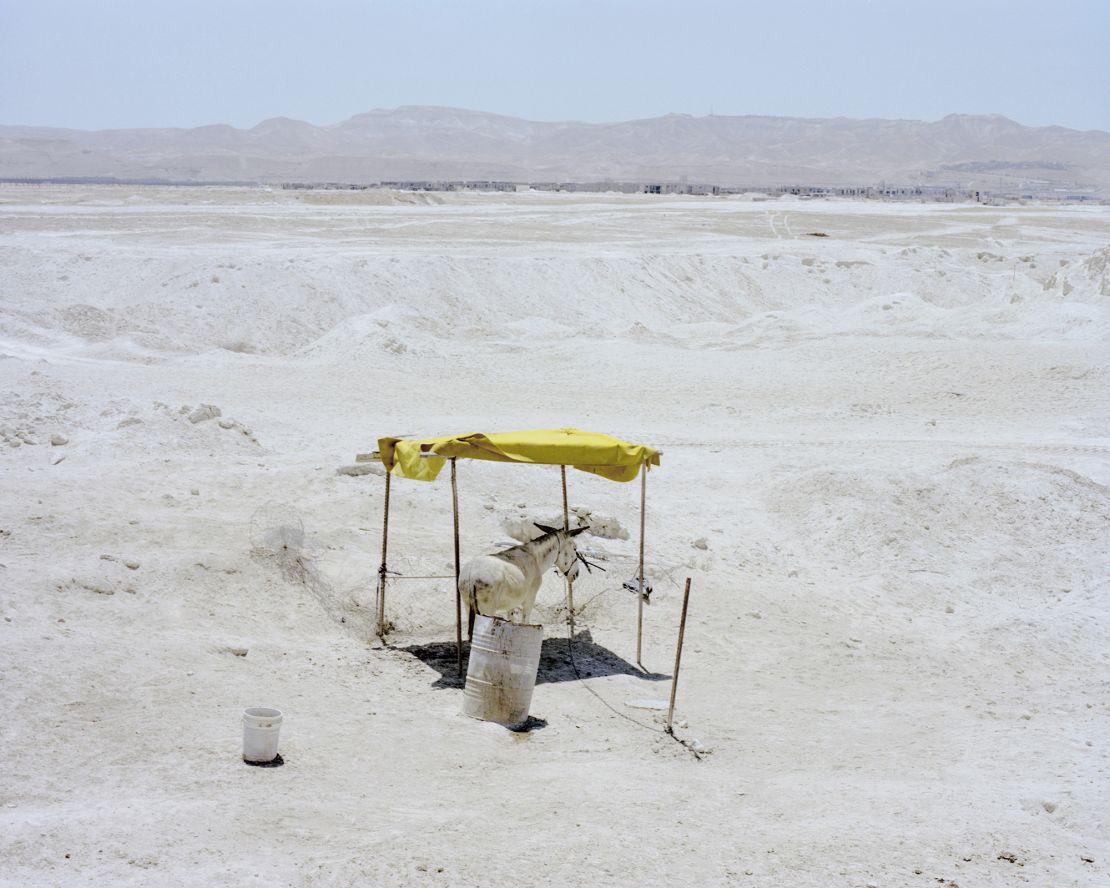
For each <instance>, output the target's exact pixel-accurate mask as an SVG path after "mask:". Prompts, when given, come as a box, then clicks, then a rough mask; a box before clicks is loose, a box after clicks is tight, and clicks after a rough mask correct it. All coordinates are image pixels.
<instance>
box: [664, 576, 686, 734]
mask: <svg viewBox="0 0 1110 888" xmlns="http://www.w3.org/2000/svg"><path fill="white" fill-rule="evenodd" d="M689 603H690V578H689V577H687V578H686V593H685V594H684V595H683V596H682V619H681V620H679V623H678V647H677V648H675V652H674V678H672V679H671V703H670V705H669V706H668V707H667V728H666V730H667V733H668V734H671V733H673V730H672V728H671V721H672V720H673V719H674V698H675V694H676V693H677V691H678V667H679V666H681V665H682V639H683V638H684V637H685V635H686V606H687V605H688V604H689Z"/></svg>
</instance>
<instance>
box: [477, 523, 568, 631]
mask: <svg viewBox="0 0 1110 888" xmlns="http://www.w3.org/2000/svg"><path fill="white" fill-rule="evenodd" d="M536 527H538V528H539V529H540V530H542V531H543V535H542V536H538V537H536V538H535V539H534V540H532V541H531V542H528V543H523V544H521V545H519V546H513V547H512V548H511V549H504V550H502V551H500V552H495V553H494V554H492V555H479V556H477V557H476V558H472V559H471V560H470V561H468V562H467V563H466V564H464V565H463V567H462V570H461V571H460V572H459V593H460V594H461V595H462V597H463V598H464V599H465V600H466V602H467V606H468V607H469V608H470V615H471V620H473V618H474V614H475V612H477V613H480V614H482V615H483V616H486V617H492V616H495V615H496V614H495V612H496V611H503V612H505V613H506V614H507V616H508V618H509V620H510V622H513V623H524V622H526V621H527V620H528V617H529V615H530V614H531V613H532V608H533V607H535V604H536V593H537V592H539V589H540V582H541V581H542V580H543V575H544V572H545V571H547V569H548V568H549V567H552V566H554V567H555V568H556V569H558V571H559V573H561V574H562V575H563V576H565V577H570V579H571V580H572V581H573V580H574V578H575V577H576V576H578V561H579V558H578V550H577V549H576V548H575V545H574V539H573V538H574V537H576V536H578V534H580V533H582V531H584V530H589V528H587V527H576V528H575V529H574V530H559V529H558V528H555V527H546V526H544V525H543V524H537V525H536Z"/></svg>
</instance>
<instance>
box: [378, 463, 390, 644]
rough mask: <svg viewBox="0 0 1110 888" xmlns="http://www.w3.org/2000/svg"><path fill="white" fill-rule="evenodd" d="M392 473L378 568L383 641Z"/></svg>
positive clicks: (379, 620) (379, 609) (382, 636)
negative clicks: (380, 562) (380, 560)
mask: <svg viewBox="0 0 1110 888" xmlns="http://www.w3.org/2000/svg"><path fill="white" fill-rule="evenodd" d="M392 477H393V473H392V472H389V471H387V472H386V473H385V514H384V516H383V518H382V566H381V567H380V568H378V637H379V638H380V639H382V641H385V575H386V566H385V558H386V552H387V551H388V549H389V481H390V478H392Z"/></svg>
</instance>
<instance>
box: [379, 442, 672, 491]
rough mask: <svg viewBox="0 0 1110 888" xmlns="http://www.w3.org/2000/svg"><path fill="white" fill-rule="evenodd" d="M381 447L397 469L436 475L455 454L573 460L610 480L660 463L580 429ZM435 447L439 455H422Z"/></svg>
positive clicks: (638, 447) (652, 454)
mask: <svg viewBox="0 0 1110 888" xmlns="http://www.w3.org/2000/svg"><path fill="white" fill-rule="evenodd" d="M378 451H379V452H380V454H381V459H382V462H383V463H384V464H385V467H386V468H387V469H388V470H389V471H391V472H392V473H393V474H394V475H400V476H402V477H405V478H413V479H415V480H417V481H434V480H435V479H436V476H437V475H438V474H439V472H440V469H442V468H443V461H444V460H445V459H447V458H450V457H459V458H460V459H486V460H492V461H494V462H516V463H534V464H539V465H554V466H573V467H574V468H576V469H578V470H580V471H583V472H590V473H591V474H594V475H600V476H601V477H602V478H608V479H609V480H611V481H632V480H634V479H635V477H636V476H637V475H638V474H639V473H640V466H641V465H643V464H644V463H646V464H647V465H649V466H657V465H659V451H658V450H656V449H655V448H654V447H648V446H646V445H644V444H631V443H629V442H628V441H622V440H621V439H620V438H614V437H613V436H612V435H603V434H600V433H599V432H583V431H580V430H578V429H533V430H531V431H525V432H494V433H491V434H484V433H482V432H474V433H472V434H468V435H449V436H446V437H442V438H423V439H420V440H416V439H413V440H409V439H406V438H380V439H379V440H378ZM422 453H434V454H435V457H422V456H421V455H420V454H422Z"/></svg>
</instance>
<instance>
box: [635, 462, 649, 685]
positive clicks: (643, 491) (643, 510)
mask: <svg viewBox="0 0 1110 888" xmlns="http://www.w3.org/2000/svg"><path fill="white" fill-rule="evenodd" d="M647 472H648V467H647V463H646V462H644V463H643V464H642V465H641V466H640V594H639V596H637V598H638V600H637V603H636V665H637V666H639V667H640V668H641V669H643V668H644V664H643V661H642V659H641V656H642V652H643V641H644V517H645V515H646V514H647Z"/></svg>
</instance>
